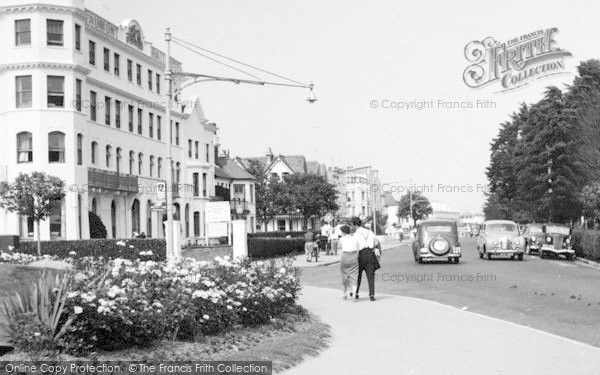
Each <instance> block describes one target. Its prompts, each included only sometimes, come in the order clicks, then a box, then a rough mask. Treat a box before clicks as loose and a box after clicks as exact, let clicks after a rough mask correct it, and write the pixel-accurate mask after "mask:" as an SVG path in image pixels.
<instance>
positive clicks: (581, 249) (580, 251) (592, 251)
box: [572, 229, 600, 260]
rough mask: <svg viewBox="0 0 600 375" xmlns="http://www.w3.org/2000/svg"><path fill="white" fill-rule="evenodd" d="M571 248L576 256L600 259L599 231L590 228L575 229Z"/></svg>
mask: <svg viewBox="0 0 600 375" xmlns="http://www.w3.org/2000/svg"><path fill="white" fill-rule="evenodd" d="M572 241H573V243H572V245H573V249H574V250H575V252H576V253H577V256H580V257H583V258H587V259H591V260H600V231H599V230H591V229H576V230H574V231H573V236H572Z"/></svg>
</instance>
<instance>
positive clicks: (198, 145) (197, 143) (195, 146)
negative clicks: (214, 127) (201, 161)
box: [194, 141, 200, 159]
mask: <svg viewBox="0 0 600 375" xmlns="http://www.w3.org/2000/svg"><path fill="white" fill-rule="evenodd" d="M199 148H200V143H199V142H198V141H196V142H195V143H194V157H195V158H196V159H198V158H199V155H198V152H199Z"/></svg>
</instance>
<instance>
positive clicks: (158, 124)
mask: <svg viewBox="0 0 600 375" xmlns="http://www.w3.org/2000/svg"><path fill="white" fill-rule="evenodd" d="M161 120H162V118H161V117H160V116H156V138H158V140H159V141H160V130H161V129H160V127H161Z"/></svg>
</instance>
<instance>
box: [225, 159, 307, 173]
mask: <svg viewBox="0 0 600 375" xmlns="http://www.w3.org/2000/svg"><path fill="white" fill-rule="evenodd" d="M236 160H237V162H238V163H240V164H241V165H242V166H243V167H244V168H249V167H250V163H251V162H253V161H257V162H259V163H260V164H261V165H262V166H263V167H264V170H265V172H266V171H268V170H269V168H270V167H271V166H273V164H275V163H276V162H277V160H281V161H282V162H284V163H285V164H286V165H287V166H288V167H289V168H290V169H291V170H292V171H293V172H294V173H297V174H305V173H307V168H306V158H305V157H304V156H302V155H277V156H274V157H273V161H272V162H269V159H268V158H267V157H266V156H251V157H244V158H240V157H238V158H236Z"/></svg>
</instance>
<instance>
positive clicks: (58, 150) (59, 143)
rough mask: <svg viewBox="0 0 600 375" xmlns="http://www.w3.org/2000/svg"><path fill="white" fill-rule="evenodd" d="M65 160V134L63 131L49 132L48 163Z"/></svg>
mask: <svg viewBox="0 0 600 375" xmlns="http://www.w3.org/2000/svg"><path fill="white" fill-rule="evenodd" d="M64 162H65V134H64V133H61V132H51V133H48V163H64Z"/></svg>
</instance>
